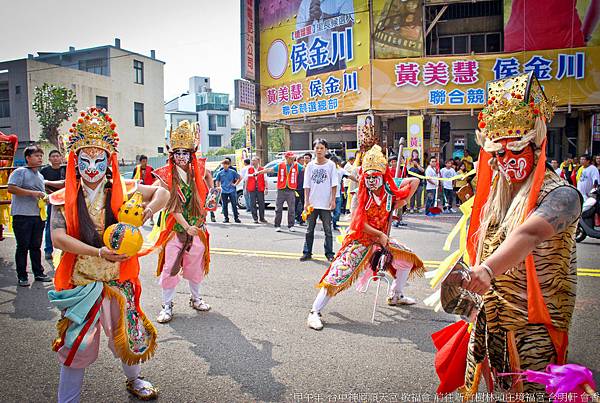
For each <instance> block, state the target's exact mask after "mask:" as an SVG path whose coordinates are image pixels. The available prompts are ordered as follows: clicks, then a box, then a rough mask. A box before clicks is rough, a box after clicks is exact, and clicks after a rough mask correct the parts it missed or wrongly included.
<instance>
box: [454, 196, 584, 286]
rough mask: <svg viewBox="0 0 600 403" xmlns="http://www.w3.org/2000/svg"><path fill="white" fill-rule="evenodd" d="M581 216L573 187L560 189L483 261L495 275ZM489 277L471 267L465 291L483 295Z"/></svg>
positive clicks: (579, 202)
mask: <svg viewBox="0 0 600 403" xmlns="http://www.w3.org/2000/svg"><path fill="white" fill-rule="evenodd" d="M580 214H581V199H580V197H579V193H578V192H577V190H575V189H574V188H572V187H568V186H564V187H560V188H558V189H556V190H554V191H552V192H550V193H549V194H548V196H546V198H545V199H544V200H543V201H542V203H541V204H540V205H539V206H538V208H537V209H536V210H534V212H533V214H531V215H530V216H529V218H527V219H526V220H525V222H524V223H523V224H521V225H520V226H519V227H517V229H515V230H514V231H513V232H512V233H511V234H510V235H509V236H508V237H507V238H506V240H505V241H504V242H502V244H501V245H500V246H499V247H498V249H496V251H495V252H494V253H492V255H491V256H490V257H489V258H487V259H486V261H485V262H483V263H484V264H485V265H487V266H489V268H490V269H492V272H493V273H494V275H499V274H504V273H506V271H507V270H509V269H510V268H512V267H515V266H517V265H519V264H520V263H522V262H523V261H524V260H525V258H526V257H527V255H529V254H530V253H531V252H532V251H533V250H534V249H535V248H536V247H537V246H538V245H539V244H540V243H542V242H544V241H546V240H548V239H550V238H552V237H553V236H554V235H555V234H557V233H559V232H562V231H564V230H565V229H566V228H567V227H568V226H569V225H571V224H572V223H573V222H575V221H576V220H577V219H578V218H579V215H580ZM490 283H491V278H490V276H489V274H488V273H487V270H486V269H485V268H484V267H483V266H482V265H479V266H476V267H474V268H473V273H472V274H471V281H470V282H469V284H467V286H466V287H465V288H466V289H468V290H471V291H474V292H477V293H478V294H484V293H485V292H486V291H487V290H488V289H489V287H490Z"/></svg>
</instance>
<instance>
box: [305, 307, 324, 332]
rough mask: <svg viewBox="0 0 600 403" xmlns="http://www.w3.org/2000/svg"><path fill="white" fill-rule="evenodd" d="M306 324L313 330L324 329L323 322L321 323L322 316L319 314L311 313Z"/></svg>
mask: <svg viewBox="0 0 600 403" xmlns="http://www.w3.org/2000/svg"><path fill="white" fill-rule="evenodd" d="M306 323H307V324H308V327H310V328H311V329H314V330H321V329H323V322H321V314H320V313H319V312H314V311H310V313H309V314H308V319H306Z"/></svg>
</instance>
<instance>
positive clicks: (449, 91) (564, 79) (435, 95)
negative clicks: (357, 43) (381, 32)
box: [372, 47, 600, 110]
mask: <svg viewBox="0 0 600 403" xmlns="http://www.w3.org/2000/svg"><path fill="white" fill-rule="evenodd" d="M528 71H533V72H534V73H535V74H536V76H537V77H538V79H539V80H540V83H541V84H542V86H543V87H544V91H545V92H546V95H547V96H556V97H557V98H558V101H559V105H568V104H571V105H586V104H600V47H586V48H573V49H553V50H541V51H535V52H518V53H503V54H493V55H477V56H452V57H428V58H415V59H393V60H374V61H373V83H372V104H373V106H372V109H374V110H399V109H470V108H474V109H477V108H482V107H483V104H484V102H485V91H486V83H487V82H488V81H492V80H498V79H501V78H505V77H509V76H513V75H515V74H518V73H521V72H528Z"/></svg>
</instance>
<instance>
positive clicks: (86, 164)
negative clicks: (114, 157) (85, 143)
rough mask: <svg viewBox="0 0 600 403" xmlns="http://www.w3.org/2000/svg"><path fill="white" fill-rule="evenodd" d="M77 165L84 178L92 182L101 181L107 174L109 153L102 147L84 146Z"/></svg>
mask: <svg viewBox="0 0 600 403" xmlns="http://www.w3.org/2000/svg"><path fill="white" fill-rule="evenodd" d="M77 167H78V169H79V174H80V175H81V177H82V178H83V180H85V181H86V182H90V183H96V182H99V181H101V180H102V179H103V178H104V177H105V176H106V170H107V169H108V155H107V154H106V151H104V150H103V149H101V148H96V147H88V148H84V149H82V150H81V151H79V155H78V156H77Z"/></svg>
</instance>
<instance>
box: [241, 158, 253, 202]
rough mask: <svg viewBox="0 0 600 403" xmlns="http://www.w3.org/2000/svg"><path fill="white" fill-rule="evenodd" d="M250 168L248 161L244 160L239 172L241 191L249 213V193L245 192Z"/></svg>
mask: <svg viewBox="0 0 600 403" xmlns="http://www.w3.org/2000/svg"><path fill="white" fill-rule="evenodd" d="M249 168H250V159H249V158H246V159H245V160H244V167H243V168H242V170H241V171H240V176H241V177H242V189H243V192H244V200H245V201H246V211H248V212H250V211H251V210H250V193H248V191H247V190H246V181H247V179H248V169H249Z"/></svg>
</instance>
